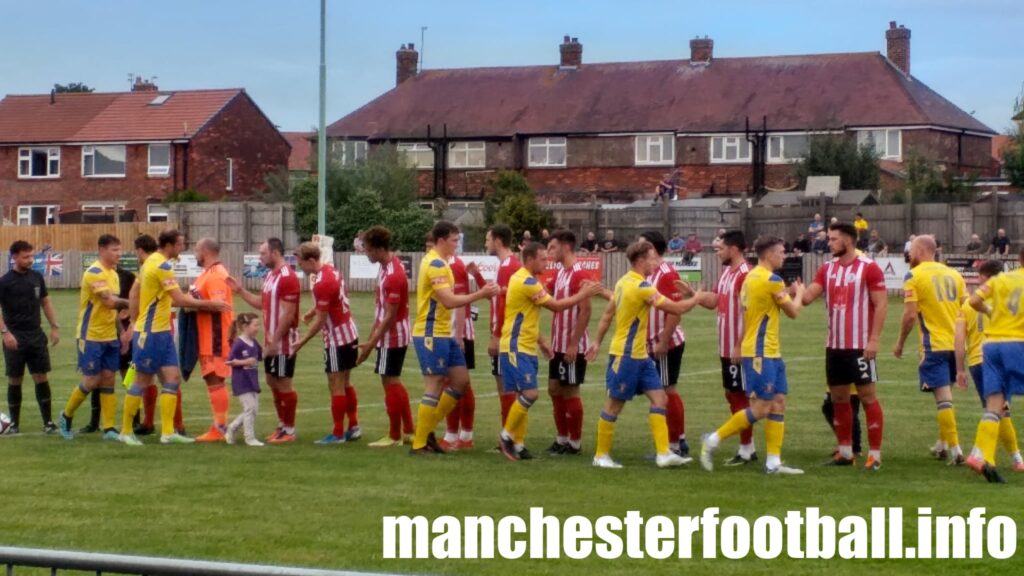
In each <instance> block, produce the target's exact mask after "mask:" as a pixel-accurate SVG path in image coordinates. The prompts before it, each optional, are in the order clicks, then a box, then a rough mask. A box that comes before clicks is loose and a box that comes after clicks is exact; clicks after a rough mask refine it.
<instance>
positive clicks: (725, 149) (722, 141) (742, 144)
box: [711, 136, 750, 163]
mask: <svg viewBox="0 0 1024 576" xmlns="http://www.w3.org/2000/svg"><path fill="white" fill-rule="evenodd" d="M711 162H712V163H730V162H734V163H739V162H750V142H747V139H746V137H744V136H715V137H713V138H712V139H711Z"/></svg>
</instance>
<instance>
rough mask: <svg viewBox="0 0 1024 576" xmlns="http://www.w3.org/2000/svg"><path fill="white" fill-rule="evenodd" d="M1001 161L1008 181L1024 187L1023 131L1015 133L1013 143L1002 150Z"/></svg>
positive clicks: (1018, 186)
mask: <svg viewBox="0 0 1024 576" xmlns="http://www.w3.org/2000/svg"><path fill="white" fill-rule="evenodd" d="M1003 162H1004V165H1003V169H1004V170H1005V171H1006V177H1007V178H1008V179H1009V180H1010V183H1011V184H1013V185H1014V186H1016V187H1017V188H1024V132H1021V133H1019V134H1017V137H1016V138H1015V139H1014V141H1013V143H1011V144H1010V145H1009V146H1007V147H1006V149H1005V150H1003Z"/></svg>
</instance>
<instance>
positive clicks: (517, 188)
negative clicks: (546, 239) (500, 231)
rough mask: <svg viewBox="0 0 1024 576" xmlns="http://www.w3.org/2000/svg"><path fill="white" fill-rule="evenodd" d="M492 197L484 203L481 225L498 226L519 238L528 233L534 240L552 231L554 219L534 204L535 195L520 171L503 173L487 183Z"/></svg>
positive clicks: (535, 201) (503, 171)
mask: <svg viewBox="0 0 1024 576" xmlns="http://www.w3.org/2000/svg"><path fill="white" fill-rule="evenodd" d="M490 186H491V190H492V192H491V194H490V195H489V196H488V197H487V199H486V200H485V201H484V223H485V224H486V225H487V226H491V225H493V224H497V223H501V224H505V225H506V226H508V227H510V228H512V232H513V233H514V234H515V235H516V236H517V237H518V236H520V235H522V233H523V232H525V231H527V230H529V231H530V234H532V235H533V236H534V237H538V236H539V235H540V231H541V230H542V229H544V228H548V229H550V228H552V227H553V226H554V224H555V217H554V216H553V215H552V214H551V212H549V211H547V210H544V209H543V208H541V207H540V206H539V205H538V204H537V195H536V193H534V191H533V190H531V189H530V184H529V183H528V182H527V181H526V178H525V177H524V176H523V175H522V174H520V173H519V172H513V171H507V170H502V171H500V172H498V173H497V174H496V175H495V176H494V178H492V179H491V181H490Z"/></svg>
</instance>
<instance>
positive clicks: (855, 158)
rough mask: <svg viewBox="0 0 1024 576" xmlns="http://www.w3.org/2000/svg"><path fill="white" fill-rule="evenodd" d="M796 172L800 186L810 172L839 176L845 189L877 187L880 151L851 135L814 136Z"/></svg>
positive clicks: (872, 188) (814, 174) (802, 185)
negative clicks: (862, 144)
mask: <svg viewBox="0 0 1024 576" xmlns="http://www.w3.org/2000/svg"><path fill="white" fill-rule="evenodd" d="M796 173H797V176H798V177H799V178H800V187H801V188H805V187H806V186H807V177H808V176H839V187H840V188H841V189H843V190H877V189H878V182H879V171H878V154H877V153H876V152H875V150H874V149H873V148H871V147H870V146H861V147H858V146H857V142H856V140H855V139H853V138H852V137H849V136H845V135H844V136H813V137H811V139H810V141H809V142H808V147H807V155H806V156H805V157H804V159H803V160H801V161H800V162H799V163H797V165H796Z"/></svg>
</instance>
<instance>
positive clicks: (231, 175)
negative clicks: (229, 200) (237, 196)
mask: <svg viewBox="0 0 1024 576" xmlns="http://www.w3.org/2000/svg"><path fill="white" fill-rule="evenodd" d="M224 189H225V190H227V191H228V192H231V191H232V190H234V189H235V159H234V158H228V177H227V182H226V185H225V186H224Z"/></svg>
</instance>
